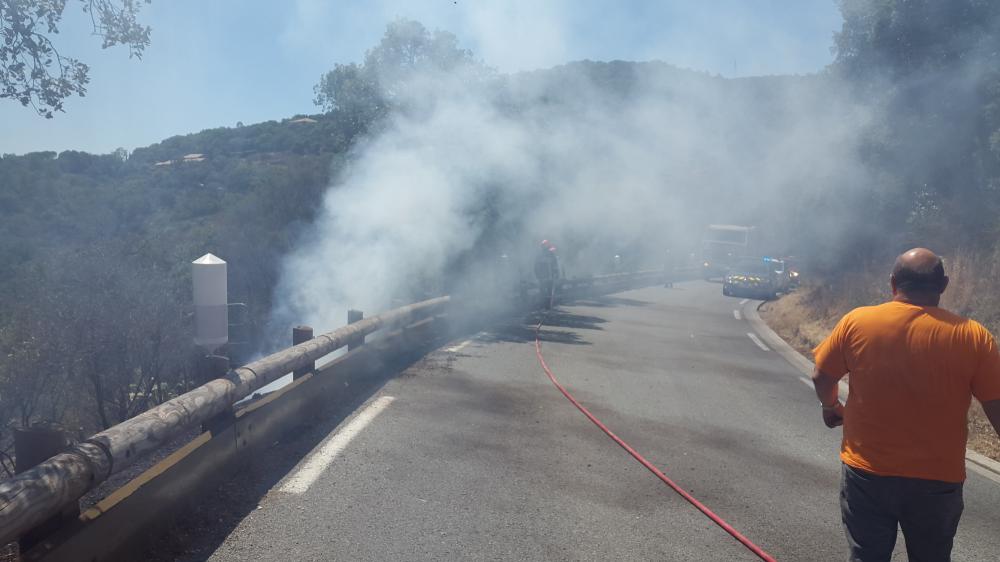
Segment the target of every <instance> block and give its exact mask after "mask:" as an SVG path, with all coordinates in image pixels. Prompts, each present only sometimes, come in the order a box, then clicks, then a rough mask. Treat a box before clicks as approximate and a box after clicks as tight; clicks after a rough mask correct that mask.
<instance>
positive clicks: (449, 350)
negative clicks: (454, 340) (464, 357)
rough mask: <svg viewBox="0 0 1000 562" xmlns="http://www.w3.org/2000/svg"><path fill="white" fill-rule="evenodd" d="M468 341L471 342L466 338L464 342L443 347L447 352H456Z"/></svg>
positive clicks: (467, 343)
mask: <svg viewBox="0 0 1000 562" xmlns="http://www.w3.org/2000/svg"><path fill="white" fill-rule="evenodd" d="M470 343H472V340H471V339H468V340H465V341H464V342H462V343H460V344H458V345H453V346H451V347H449V348H447V349H445V351H447V352H448V353H458V352H459V351H462V348H464V347H465V346H467V345H469V344H470Z"/></svg>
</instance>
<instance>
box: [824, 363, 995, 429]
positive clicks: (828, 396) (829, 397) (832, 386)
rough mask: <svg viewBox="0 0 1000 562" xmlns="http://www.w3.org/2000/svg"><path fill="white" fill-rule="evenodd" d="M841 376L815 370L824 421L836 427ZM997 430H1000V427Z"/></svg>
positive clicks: (841, 416) (840, 422) (840, 413)
mask: <svg viewBox="0 0 1000 562" xmlns="http://www.w3.org/2000/svg"><path fill="white" fill-rule="evenodd" d="M841 378H842V377H835V376H833V375H828V374H826V373H824V372H823V371H820V370H819V367H816V370H815V371H813V376H812V381H813V387H815V389H816V397H817V398H819V402H820V404H822V405H823V423H825V424H826V426H827V427H829V428H834V427H837V426H838V425H843V423H844V407H843V405H841V403H840V388H839V384H840V379H841ZM997 402H998V408H997V416H998V419H997V421H998V422H1000V400H998V401H997ZM990 420H991V421H992V420H993V418H990ZM994 427H997V426H996V424H994ZM997 431H1000V429H998V430H997Z"/></svg>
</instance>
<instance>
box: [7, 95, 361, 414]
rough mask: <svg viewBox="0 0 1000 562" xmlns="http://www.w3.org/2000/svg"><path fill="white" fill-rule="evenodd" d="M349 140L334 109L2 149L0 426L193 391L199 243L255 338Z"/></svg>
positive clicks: (127, 408) (122, 408) (121, 408)
mask: <svg viewBox="0 0 1000 562" xmlns="http://www.w3.org/2000/svg"><path fill="white" fill-rule="evenodd" d="M295 121H298V122H295ZM355 134H356V129H355V127H354V125H353V124H351V123H349V122H347V121H346V120H345V119H343V116H342V115H341V114H340V113H339V112H334V113H332V114H330V115H325V116H314V117H313V118H306V119H305V120H303V116H299V117H297V118H293V119H289V120H285V121H283V122H280V123H279V122H268V123H261V124H257V125H249V126H245V127H240V128H233V129H211V130H207V131H203V132H202V133H198V134H193V135H185V136H181V137H174V138H170V139H166V140H164V141H163V142H161V143H159V144H156V145H153V146H150V147H146V148H140V149H136V150H135V152H134V153H133V154H132V155H128V154H127V153H126V152H125V151H122V150H119V151H116V152H115V153H113V154H107V155H94V154H88V153H84V152H77V151H65V152H62V153H59V154H56V153H54V152H39V153H31V154H26V155H23V156H14V155H4V156H3V157H0V425H3V424H7V423H16V424H28V423H31V422H33V421H36V420H40V419H44V420H47V421H54V422H59V423H63V424H65V425H67V426H71V427H78V426H82V427H85V428H88V429H91V430H92V429H97V428H100V427H103V426H108V425H110V424H113V423H116V422H118V421H121V420H122V419H125V418H127V417H130V416H133V415H135V414H136V413H138V412H140V411H142V410H144V409H146V408H148V407H150V406H151V405H154V404H156V403H158V402H160V401H162V400H165V399H167V398H169V397H170V396H171V395H172V394H175V393H176V392H178V391H181V390H183V389H184V388H187V387H188V386H190V384H192V381H193V377H192V374H191V359H192V354H193V353H194V348H193V344H192V343H191V336H192V334H191V326H190V314H191V310H190V306H189V305H186V304H184V303H189V302H190V282H191V280H190V262H191V260H193V259H196V258H198V257H199V256H201V255H202V254H204V253H205V252H209V251H211V252H213V253H216V254H218V255H220V256H222V257H223V258H225V259H227V260H228V261H229V262H230V264H231V265H230V297H231V300H232V301H233V302H246V303H247V304H248V307H249V310H250V318H249V322H250V327H249V331H250V333H249V336H250V337H251V339H252V340H253V343H258V342H259V338H260V337H261V334H262V332H263V328H264V326H263V324H264V319H265V318H266V317H267V314H268V313H269V311H270V306H271V298H272V294H271V293H272V291H273V288H274V285H275V284H276V282H277V277H278V267H279V265H280V259H281V257H282V256H283V255H285V254H286V253H287V252H288V251H289V249H290V247H291V244H293V243H294V241H295V236H296V234H297V233H298V231H299V228H300V227H299V226H298V225H303V224H307V223H308V222H310V221H311V220H312V218H313V215H314V213H315V212H316V209H317V208H318V207H319V206H320V202H321V199H322V194H323V192H324V191H325V189H326V188H327V186H328V185H329V178H330V174H331V172H332V171H334V172H335V171H336V170H337V169H338V168H339V166H340V165H341V162H342V161H343V156H342V155H343V153H345V152H346V151H347V149H348V148H349V146H350V145H351V144H352V143H353V142H354V138H355ZM189 154H201V155H202V156H201V157H200V159H194V160H192V159H189V160H187V161H185V159H184V156H185V155H189ZM158 162H170V163H169V164H164V165H160V166H157V165H156V164H157V163H158Z"/></svg>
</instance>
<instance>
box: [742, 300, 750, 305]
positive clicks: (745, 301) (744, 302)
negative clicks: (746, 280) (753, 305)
mask: <svg viewBox="0 0 1000 562" xmlns="http://www.w3.org/2000/svg"><path fill="white" fill-rule="evenodd" d="M748 302H750V299H743V300H741V301H740V306H743V305H745V304H746V303H748Z"/></svg>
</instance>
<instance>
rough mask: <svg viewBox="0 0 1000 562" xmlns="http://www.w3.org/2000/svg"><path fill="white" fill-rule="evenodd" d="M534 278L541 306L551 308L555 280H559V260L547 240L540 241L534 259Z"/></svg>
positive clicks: (554, 249)
mask: <svg viewBox="0 0 1000 562" xmlns="http://www.w3.org/2000/svg"><path fill="white" fill-rule="evenodd" d="M535 278H536V279H538V289H539V291H540V295H539V296H540V298H541V300H542V306H543V307H545V308H549V307H551V306H552V301H553V300H554V298H555V289H556V280H557V279H558V278H559V258H558V257H557V256H556V247H555V246H553V245H552V243H551V242H549V241H548V240H542V244H541V248H539V251H538V256H537V257H536V258H535Z"/></svg>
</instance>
